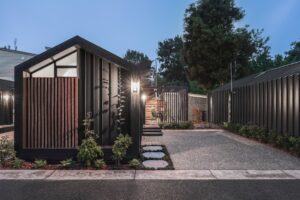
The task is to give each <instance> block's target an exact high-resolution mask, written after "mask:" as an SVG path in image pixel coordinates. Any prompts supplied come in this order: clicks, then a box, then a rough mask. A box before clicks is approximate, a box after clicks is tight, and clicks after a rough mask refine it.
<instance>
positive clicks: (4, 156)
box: [0, 136, 16, 166]
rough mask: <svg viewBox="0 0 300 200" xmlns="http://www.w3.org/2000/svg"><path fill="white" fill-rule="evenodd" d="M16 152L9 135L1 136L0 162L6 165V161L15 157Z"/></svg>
mask: <svg viewBox="0 0 300 200" xmlns="http://www.w3.org/2000/svg"><path fill="white" fill-rule="evenodd" d="M15 156H16V152H15V149H14V144H13V142H12V141H9V140H8V137H7V136H5V137H1V139H0V164H1V165H2V166H5V164H6V161H7V160H9V159H14V158H15Z"/></svg>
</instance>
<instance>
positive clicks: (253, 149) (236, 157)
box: [142, 129, 300, 170]
mask: <svg viewBox="0 0 300 200" xmlns="http://www.w3.org/2000/svg"><path fill="white" fill-rule="evenodd" d="M142 143H143V144H164V145H166V146H167V149H168V151H169V153H170V156H171V159H172V161H173V164H174V167H175V169H182V170H189V169H194V170H203V169H210V170H246V169H248V170H278V169H280V170H299V169H300V159H299V158H297V157H295V156H292V155H290V154H288V153H286V152H284V151H282V150H278V149H276V148H273V147H271V146H268V145H265V144H261V143H258V142H255V141H252V140H249V139H247V138H243V137H241V136H238V135H235V134H232V133H230V132H228V131H225V130H221V129H220V130H219V129H203V130H165V131H163V136H143V139H142Z"/></svg>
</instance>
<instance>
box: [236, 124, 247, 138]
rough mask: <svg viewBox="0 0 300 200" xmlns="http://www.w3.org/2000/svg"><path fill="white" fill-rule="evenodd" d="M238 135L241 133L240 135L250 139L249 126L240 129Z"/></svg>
mask: <svg viewBox="0 0 300 200" xmlns="http://www.w3.org/2000/svg"><path fill="white" fill-rule="evenodd" d="M238 133H239V134H240V135H243V136H246V137H248V136H249V129H248V126H246V125H244V126H242V127H240V129H239V132H238Z"/></svg>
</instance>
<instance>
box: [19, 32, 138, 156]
mask: <svg viewBox="0 0 300 200" xmlns="http://www.w3.org/2000/svg"><path fill="white" fill-rule="evenodd" d="M71 46H76V47H77V52H78V60H77V63H78V66H77V68H78V77H79V79H78V80H79V82H78V124H79V127H78V129H79V130H78V143H79V144H80V143H81V141H82V139H83V138H84V135H83V127H82V121H83V119H84V118H85V114H86V113H87V112H92V114H93V117H94V123H93V129H94V131H95V132H96V133H97V134H99V136H100V137H99V140H98V143H99V144H100V145H101V146H102V148H103V150H104V153H105V158H106V159H110V156H111V147H112V144H113V142H114V140H115V138H116V137H117V135H118V134H119V133H123V134H129V135H131V136H132V138H133V141H134V143H133V145H132V147H131V149H130V156H131V157H136V156H138V154H139V148H140V123H139V118H138V116H139V115H140V113H139V112H140V109H137V108H138V107H139V106H140V103H141V102H140V92H138V93H136V94H134V95H133V94H132V93H131V89H130V84H131V81H132V79H134V80H135V81H139V74H138V73H137V72H136V69H135V66H134V65H133V64H131V63H128V62H127V61H125V60H123V59H121V58H119V57H117V56H115V55H114V54H112V53H110V52H108V51H106V50H104V49H102V48H100V47H98V46H96V45H94V44H92V43H90V42H88V41H86V40H84V39H82V38H80V37H78V36H76V37H74V38H71V39H70V40H67V41H66V42H64V43H62V44H60V45H58V46H56V47H53V48H51V49H49V50H48V51H46V52H44V53H42V54H40V55H37V56H36V57H34V58H32V59H30V60H28V61H26V62H24V63H22V64H20V65H18V66H16V68H15V109H16V120H15V149H16V151H17V154H18V156H19V157H20V158H23V159H25V160H34V159H36V158H41V159H47V160H49V161H59V160H62V159H66V158H69V157H75V155H76V153H77V148H73V149H45V148H38V149H30V148H29V149H28V148H24V145H23V138H24V137H25V136H24V132H23V130H22V129H23V128H22V127H23V118H24V115H23V114H24V113H23V106H24V105H23V104H24V97H23V72H24V71H25V70H26V69H28V68H30V67H31V66H33V65H35V64H37V63H39V62H41V61H43V60H45V59H47V58H50V57H51V56H53V55H55V54H57V53H59V52H61V51H63V50H65V49H67V48H69V47H71ZM132 102H134V103H132ZM121 104H122V108H123V109H122V112H119V111H120V110H119V107H120V105H121ZM118 116H121V118H122V121H123V123H122V124H121V125H120V127H121V128H120V129H118V128H117V126H118V124H117V121H118V119H117V117H118ZM133 118H134V119H133ZM36 123H39V121H38V120H37V121H36Z"/></svg>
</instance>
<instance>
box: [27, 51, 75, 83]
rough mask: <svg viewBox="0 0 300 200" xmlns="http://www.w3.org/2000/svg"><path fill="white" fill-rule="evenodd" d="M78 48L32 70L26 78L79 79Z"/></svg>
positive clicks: (52, 58)
mask: <svg viewBox="0 0 300 200" xmlns="http://www.w3.org/2000/svg"><path fill="white" fill-rule="evenodd" d="M77 76H78V72H77V48H76V47H71V48H69V49H66V50H65V51H63V52H60V53H58V54H56V55H55V56H53V57H51V58H48V59H46V60H44V61H42V62H40V63H38V64H36V65H34V66H32V67H31V68H29V69H28V70H27V71H26V73H24V77H43V78H46V77H48V78H54V77H77Z"/></svg>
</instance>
